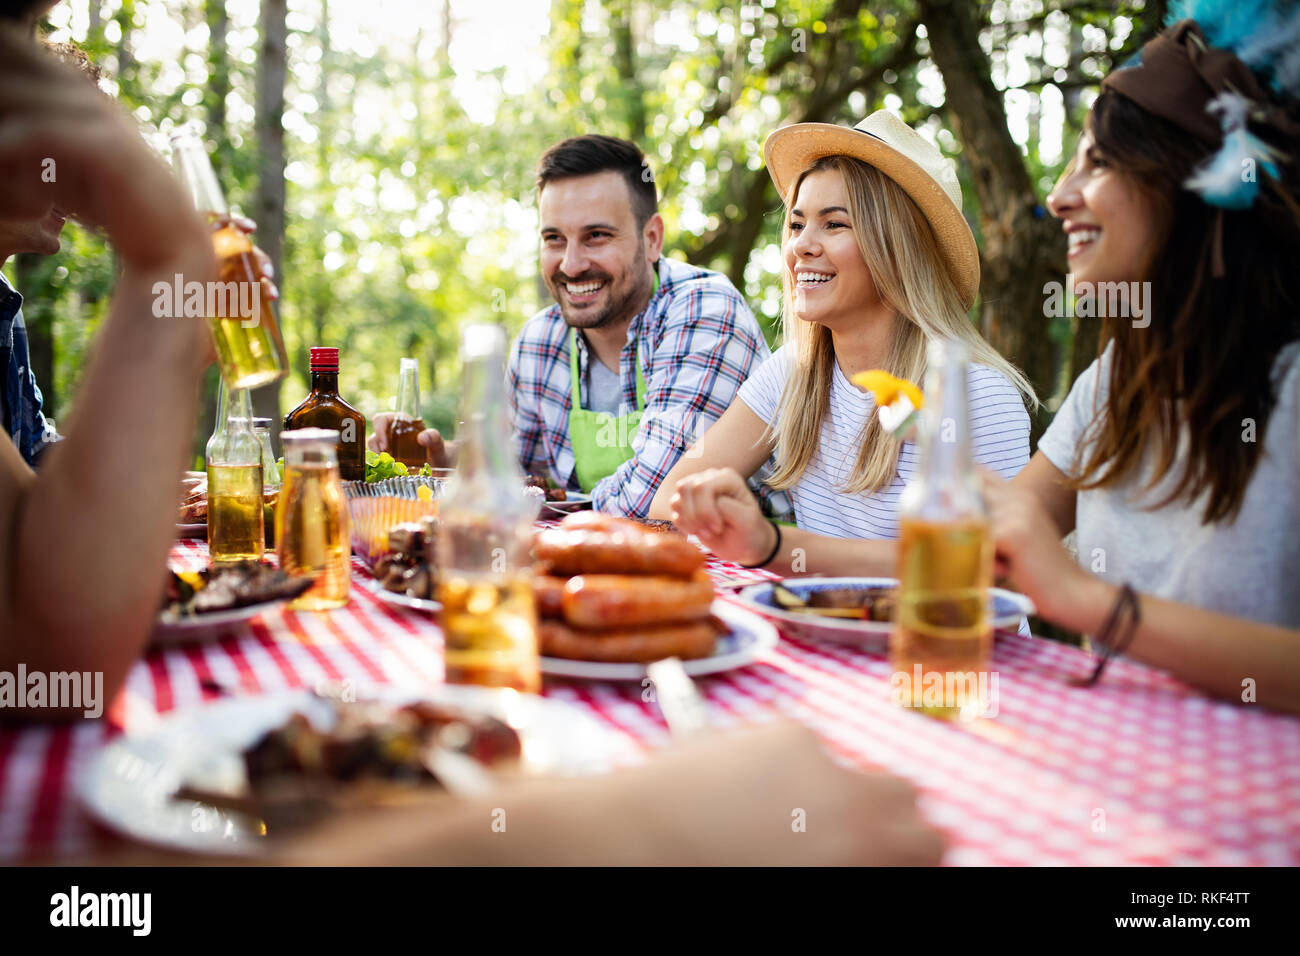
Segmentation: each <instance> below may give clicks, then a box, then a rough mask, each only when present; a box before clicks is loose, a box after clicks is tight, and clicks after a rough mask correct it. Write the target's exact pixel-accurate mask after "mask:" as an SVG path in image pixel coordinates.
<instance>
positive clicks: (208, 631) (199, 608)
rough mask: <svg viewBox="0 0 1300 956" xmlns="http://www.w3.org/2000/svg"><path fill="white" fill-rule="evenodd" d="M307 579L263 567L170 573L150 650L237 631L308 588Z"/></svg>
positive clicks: (260, 564) (241, 565)
mask: <svg viewBox="0 0 1300 956" xmlns="http://www.w3.org/2000/svg"><path fill="white" fill-rule="evenodd" d="M311 584H312V581H311V578H294V577H290V576H289V575H288V574H286V573H285V572H284V571H281V570H280V569H279V568H276V567H273V566H272V565H270V564H268V563H266V562H260V561H240V562H238V563H237V564H227V565H221V566H219V567H210V568H204V569H203V570H202V571H183V572H180V573H177V572H176V571H168V575H167V589H166V591H165V592H164V594H163V607H162V610H161V611H160V612H159V613H158V619H157V622H156V623H155V624H154V629H153V636H152V637H151V638H150V642H151V643H152V644H154V645H166V644H184V643H189V642H191V641H211V640H215V639H217V638H219V637H222V636H224V635H226V634H230V633H233V632H236V631H239V630H240V629H241V628H242V627H243V626H244V624H245V623H246V622H247V621H249V620H250V619H252V618H254V617H257V615H259V614H264V613H265V612H267V611H270V610H274V609H275V608H277V607H279V606H280V605H281V604H283V603H284V602H285V601H289V600H292V599H293V598H296V597H297V596H298V595H300V594H302V592H303V591H306V590H307V589H308V588H309V587H311Z"/></svg>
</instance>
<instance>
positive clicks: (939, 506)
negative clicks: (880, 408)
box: [890, 340, 996, 719]
mask: <svg viewBox="0 0 1300 956" xmlns="http://www.w3.org/2000/svg"><path fill="white" fill-rule="evenodd" d="M967 356H968V353H967V350H966V347H965V345H964V344H962V343H961V342H956V341H952V340H936V341H933V342H931V343H930V346H929V351H928V354H927V364H928V369H927V372H926V379H925V392H924V394H925V405H924V408H923V409H922V411H921V429H920V439H919V440H920V471H919V473H918V474H917V476H916V478H915V479H914V480H912V481H911V482H909V483H908V485H907V487H906V488H905V489H904V490H903V494H902V496H901V498H900V501H899V541H898V578H899V594H898V617H897V620H896V622H895V626H894V631H893V634H892V635H891V637H890V656H891V658H892V662H893V665H894V678H893V685H892V686H893V687H894V693H895V697H896V698H897V699H898V701H899V703H901V704H903V705H904V706H908V707H916V708H918V709H920V710H922V711H923V712H925V713H927V714H930V715H932V716H936V717H944V718H956V717H960V718H963V719H967V718H973V717H979V716H982V715H983V714H984V713H985V711H986V709H987V708H988V707H989V706H990V703H992V702H990V700H989V683H990V673H989V662H990V658H991V656H992V650H993V628H992V624H991V621H990V617H989V610H988V608H989V588H990V586H991V585H992V583H993V538H992V534H991V532H990V528H989V517H988V509H987V507H986V505H985V502H984V497H983V495H982V494H981V492H980V488H979V479H978V475H977V474H976V472H975V466H974V463H973V461H972V459H971V444H970V413H969V409H968V407H967V390H966V389H967V383H966V373H967V362H968V359H967ZM994 686H996V684H994Z"/></svg>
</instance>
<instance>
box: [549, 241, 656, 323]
mask: <svg viewBox="0 0 1300 956" xmlns="http://www.w3.org/2000/svg"><path fill="white" fill-rule="evenodd" d="M634 261H635V263H636V264H637V266H638V269H637V271H636V272H635V273H631V272H629V273H624V275H627V276H629V278H630V279H631V285H630V287H629V288H628V289H627V290H626V291H624V292H623V293H622V294H621V295H619V294H618V293H617V292H616V290H615V289H614V288H613V281H612V279H611V277H609V276H607V275H592V274H590V273H587V274H584V275H583V276H581V277H575V278H569V277H567V276H566V277H564V278H559V275H560V274H559V273H557V274H556V275H555V276H554V277H552V279H551V283H552V288H551V295H553V296H555V301H556V302H557V303H559V306H560V314H561V315H563V316H564V321H565V323H566V324H568V325H571V326H572V327H573V328H575V329H605V328H609V327H610V326H612V325H617V324H618V323H620V322H626V321H627V320H629V319H631V318H632V316H631V310H632V307H633V305H634V304H635V303H636V302H637V301H638V300H639V299H641V298H649V297H648V296H646V295H645V293H646V291H647V290H648V289H649V288H651V282H650V281H649V280H648V279H647V278H646V276H645V274H644V272H642V271H641V268H640V267H641V264H642V263H644V262H645V240H641V241H639V242H638V243H637V248H636V259H635V260H634ZM599 281H603V282H606V283H607V286H606V288H608V289H609V296H610V299H609V301H608V302H607V303H606V305H605V307H604V308H603V309H600V310H598V311H597V310H591V309H581V310H578V311H577V312H576V313H575V312H572V311H570V308H569V306H568V305H567V304H566V302H565V300H564V298H563V296H564V294H565V293H564V292H563V291H562V290H561V288H560V287H561V286H562V285H565V284H566V283H573V284H578V283H581V282H599Z"/></svg>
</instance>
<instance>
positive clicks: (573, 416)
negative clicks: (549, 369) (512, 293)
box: [569, 282, 658, 494]
mask: <svg viewBox="0 0 1300 956" xmlns="http://www.w3.org/2000/svg"><path fill="white" fill-rule="evenodd" d="M655 284H656V286H657V285H658V283H657V282H656V283H655ZM634 360H635V361H636V410H635V411H631V412H628V413H627V414H626V415H620V416H618V417H615V416H613V415H611V414H610V413H609V412H593V411H588V410H587V409H585V408H583V407H582V389H581V378H582V373H581V371H580V370H579V368H578V330H577V329H574V328H570V329H569V374H570V377H571V378H572V380H573V382H572V386H571V387H572V398H571V400H570V408H569V443H570V444H571V445H572V446H573V474H574V477H576V478H577V479H578V487H579V488H581V489H582V490H583V493H584V494H591V489H592V488H594V487H596V482H598V481H600V480H601V479H602V478H608V477H609V476H610V475H612V474H614V472H616V471H618V468H619V466H620V465H622V464H623V462H625V461H627V460H628V459H629V458H631V457H632V436H633V435H635V434H636V432H637V429H638V428H640V427H641V410H642V409H643V408H645V377H644V376H643V375H642V374H641V359H640V356H639V355H635V354H634ZM588 361H591V362H599V361H600V359H598V358H596V356H595V355H589V356H588Z"/></svg>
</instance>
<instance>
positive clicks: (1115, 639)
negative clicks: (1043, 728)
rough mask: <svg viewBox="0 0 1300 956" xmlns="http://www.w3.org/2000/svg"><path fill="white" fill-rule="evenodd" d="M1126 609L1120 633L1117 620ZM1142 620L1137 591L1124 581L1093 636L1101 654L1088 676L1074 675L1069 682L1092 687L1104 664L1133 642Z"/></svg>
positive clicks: (1104, 668)
mask: <svg viewBox="0 0 1300 956" xmlns="http://www.w3.org/2000/svg"><path fill="white" fill-rule="evenodd" d="M1126 610H1127V611H1128V614H1129V620H1128V622H1127V624H1126V626H1125V628H1124V630H1123V632H1122V633H1119V631H1118V628H1119V621H1120V617H1121V615H1123V614H1124V612H1125V611H1126ZM1141 621H1142V608H1141V605H1139V604H1138V596H1137V592H1136V591H1134V590H1133V588H1132V586H1131V585H1129V584H1127V583H1125V584H1123V585H1121V586H1120V589H1119V597H1118V598H1117V599H1116V601H1115V607H1114V608H1113V609H1112V610H1111V612H1110V616H1109V617H1108V618H1106V623H1105V624H1104V625H1102V628H1101V630H1100V631H1098V632H1097V636H1096V637H1095V638H1094V641H1095V643H1097V644H1100V645H1101V656H1100V657H1099V658H1098V659H1097V666H1096V668H1095V669H1094V670H1093V672H1092V674H1091V675H1090V676H1089V677H1083V678H1078V677H1076V678H1075V679H1074V680H1073V681H1072V682H1071V683H1073V684H1074V685H1075V686H1076V687H1092V686H1093V685H1094V684H1096V683H1097V682H1098V681H1099V680H1101V675H1102V672H1103V671H1105V670H1106V665H1107V664H1108V663H1110V659H1111V658H1112V657H1114V656H1115V655H1116V654H1123V653H1124V652H1125V651H1126V650H1128V646H1129V645H1130V644H1131V643H1133V637H1134V635H1136V634H1137V628H1138V624H1140V623H1141Z"/></svg>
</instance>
